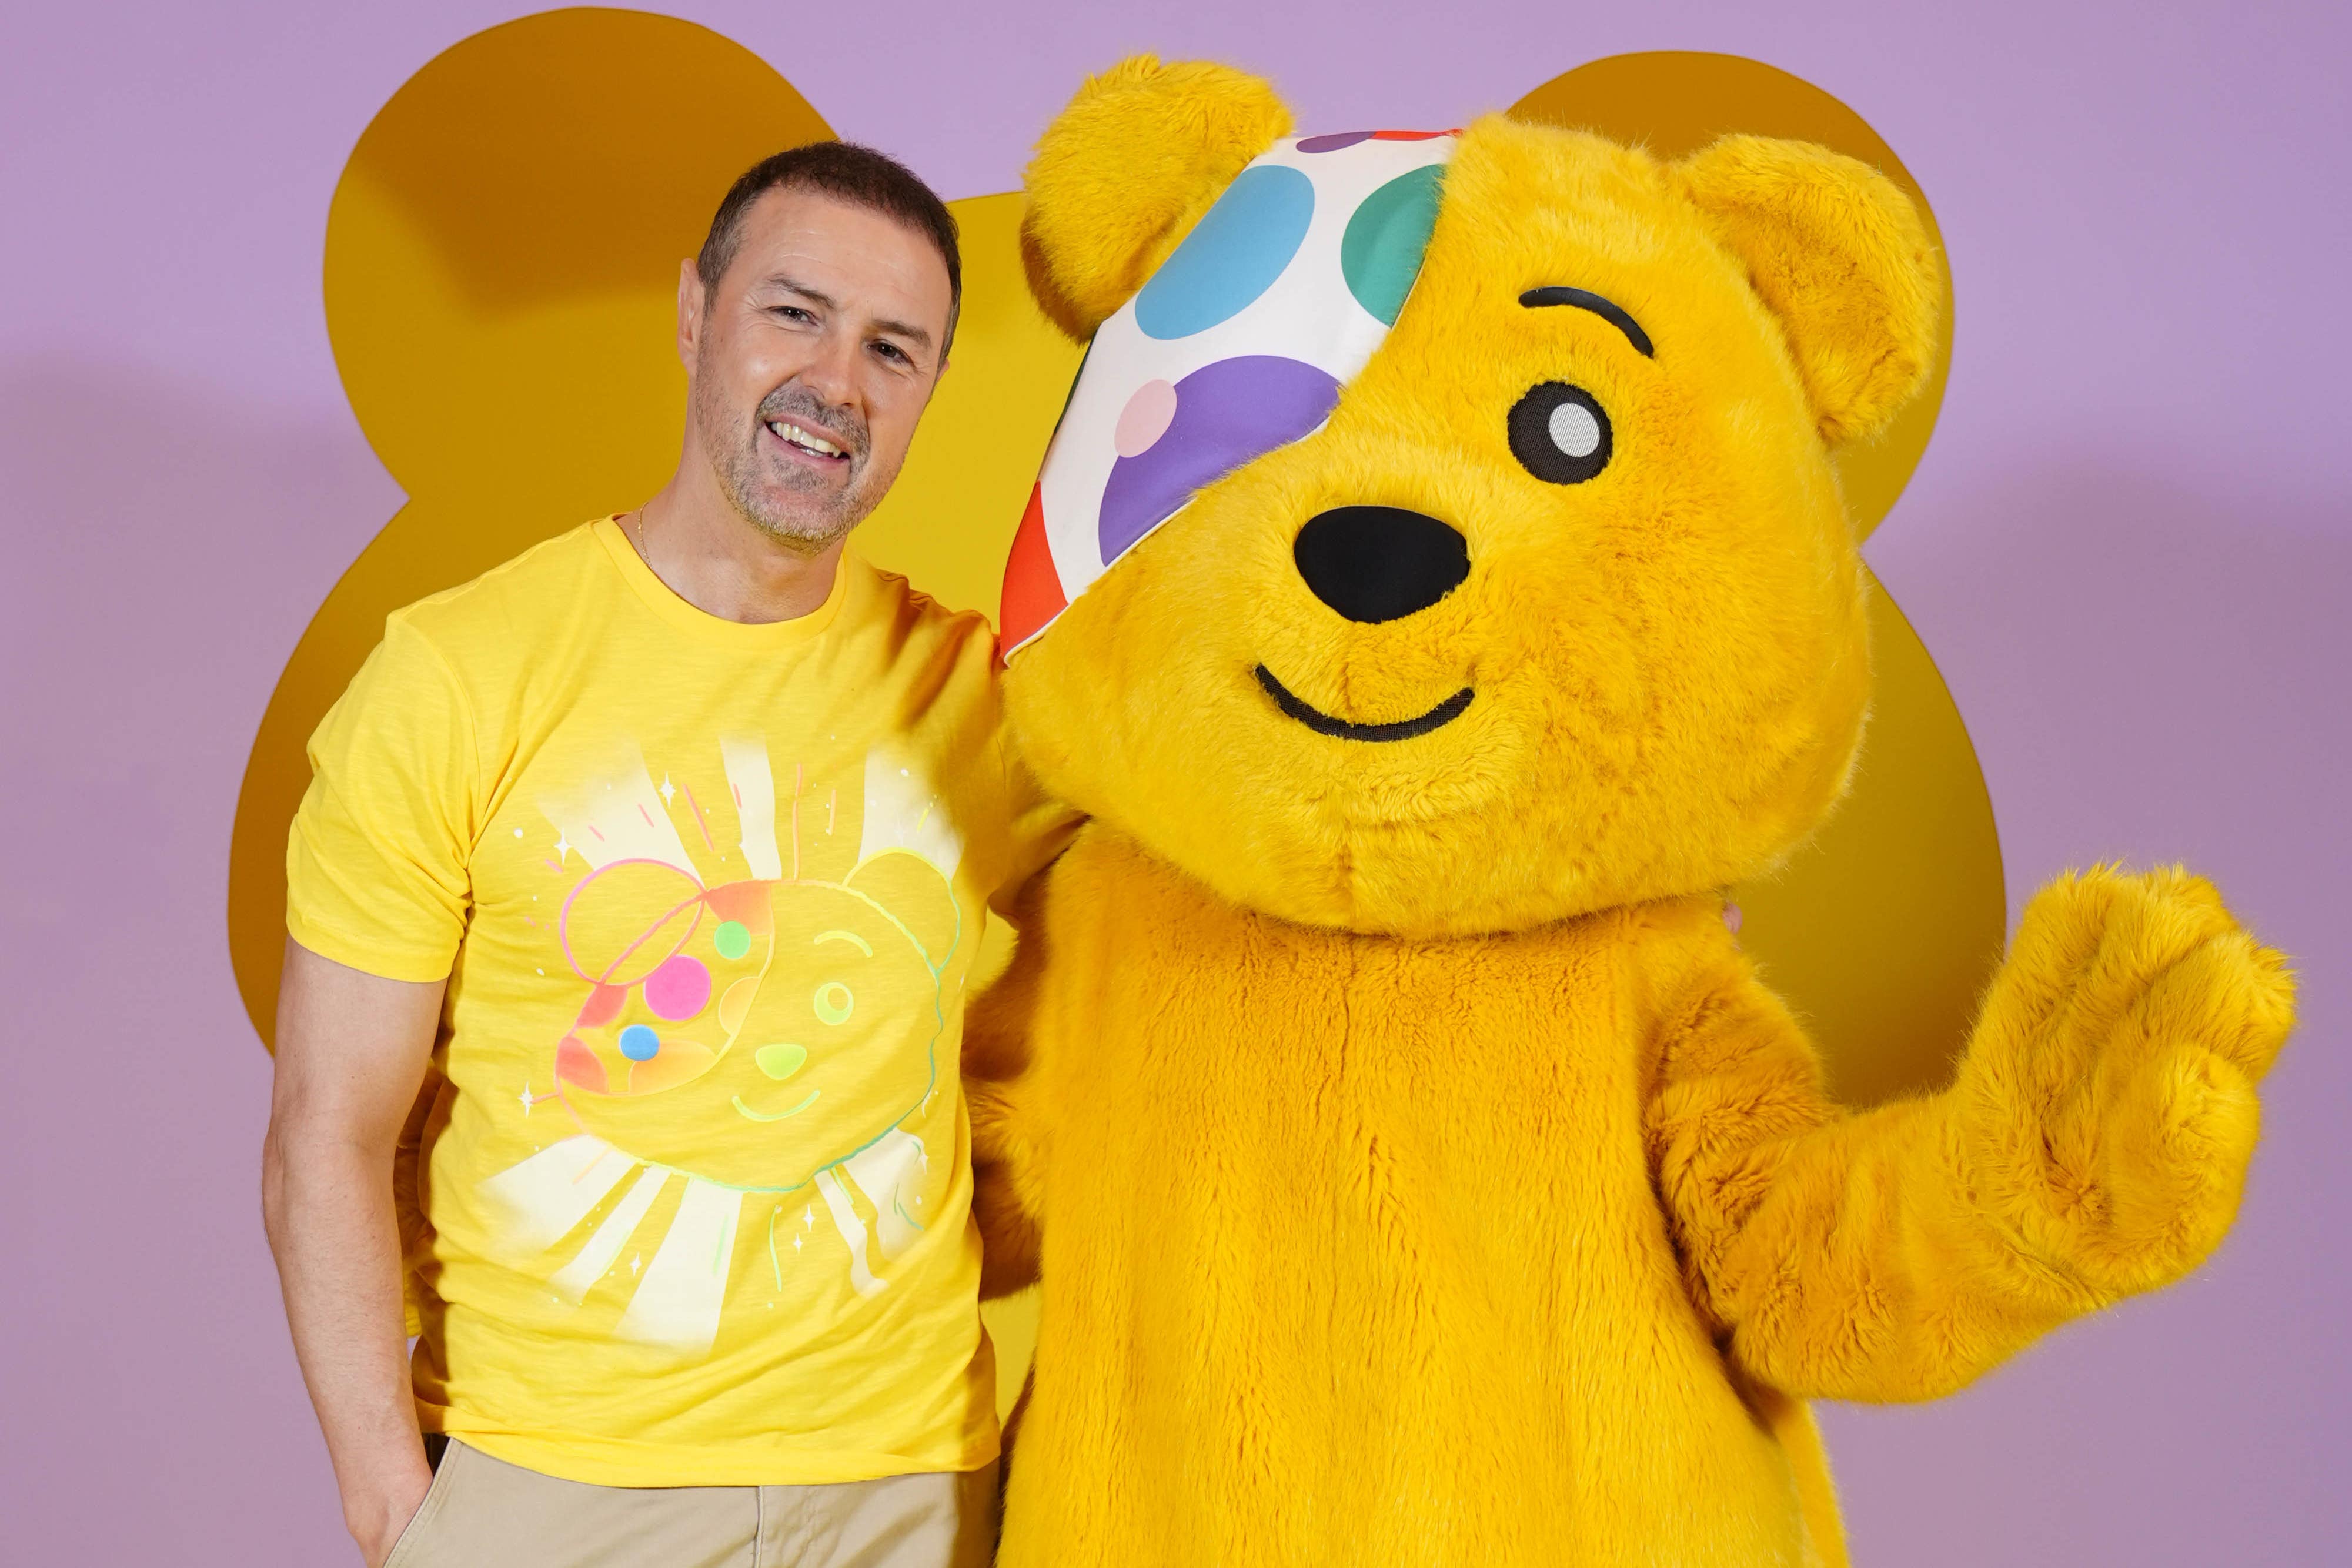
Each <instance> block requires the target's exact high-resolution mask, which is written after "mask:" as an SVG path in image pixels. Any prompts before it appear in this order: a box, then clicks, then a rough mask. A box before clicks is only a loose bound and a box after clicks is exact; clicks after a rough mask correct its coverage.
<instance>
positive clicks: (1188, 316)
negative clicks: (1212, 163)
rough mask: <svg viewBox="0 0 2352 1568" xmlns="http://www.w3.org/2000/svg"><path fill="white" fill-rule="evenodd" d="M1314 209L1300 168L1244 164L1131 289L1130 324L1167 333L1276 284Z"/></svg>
mask: <svg viewBox="0 0 2352 1568" xmlns="http://www.w3.org/2000/svg"><path fill="white" fill-rule="evenodd" d="M1314 216H1315V182H1314V181H1312V180H1310V179H1308V178H1307V176H1306V175H1304V174H1302V173H1300V172H1298V171H1297V170H1296V169H1286V168H1284V167H1282V166H1281V165H1280V164H1254V165H1252V166H1251V167H1249V168H1247V169H1244V170H1243V171H1242V172H1241V174H1240V176H1239V177H1238V178H1237V179H1235V180H1234V183H1232V184H1231V185H1228V186H1227V187H1226V188H1225V193H1224V194H1223V195H1222V196H1219V197H1218V198H1217V204H1216V205H1214V206H1213V207H1211V208H1210V209H1209V210H1208V212H1207V213H1206V214H1203V215H1202V218H1201V221H1200V222H1199V223H1197V224H1195V225H1192V233H1191V234H1189V235H1185V236H1184V243H1183V244H1182V245H1180V246H1177V247H1176V249H1175V252H1174V254H1172V255H1171V256H1169V258H1168V259H1167V260H1166V261H1164V262H1161V263H1160V270H1159V271H1157V272H1155V273H1153V274H1152V275H1151V277H1150V280H1149V281H1148V282H1146V283H1145V284H1144V286H1143V290H1142V292H1141V293H1139V294H1138V295H1137V296H1136V297H1135V324H1136V325H1137V326H1139V327H1140V328H1142V329H1143V332H1144V335H1145V336H1146V337H1150V338H1160V339H1169V338H1189V337H1191V336H1192V334H1193V333H1195V332H1205V331H1207V330H1208V329H1210V328H1212V327H1214V326H1217V325H1219V324H1221V323H1223V322H1226V321H1230V320H1232V319H1234V317H1236V316H1238V315H1240V314H1241V313H1242V312H1243V311H1244V310H1245V309H1247V308H1249V307H1250V306H1251V305H1252V304H1253V303H1255V301H1256V299H1257V298H1258V296H1260V295H1262V294H1264V293H1265V291H1266V290H1267V289H1268V288H1271V287H1274V280H1275V279H1276V278H1277V277H1281V276H1282V271H1283V268H1285V267H1288V266H1289V265H1290V258H1291V257H1292V256H1297V254H1298V246H1299V242H1300V241H1302V240H1304V239H1305V238H1306V237H1307V224H1308V223H1309V222H1311V221H1312V220H1313V219H1314Z"/></svg>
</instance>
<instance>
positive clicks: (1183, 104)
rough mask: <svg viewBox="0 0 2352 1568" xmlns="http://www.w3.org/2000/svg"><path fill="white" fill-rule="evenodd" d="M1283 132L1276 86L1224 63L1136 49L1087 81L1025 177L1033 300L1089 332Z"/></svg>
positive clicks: (1070, 327)
mask: <svg viewBox="0 0 2352 1568" xmlns="http://www.w3.org/2000/svg"><path fill="white" fill-rule="evenodd" d="M1289 131H1290V110H1288V109H1286V108H1285V107H1284V106H1283V102H1282V99H1279V98H1277V97H1276V96H1275V91H1274V89H1273V87H1272V86H1271V85H1269V84H1268V83H1266V82H1265V81H1262V80H1260V79H1259V78H1256V77H1254V76H1248V75H1245V74H1244V73H1243V72H1241V71H1237V70H1234V69H1233V68H1230V67H1227V66H1220V65H1213V64H1209V63H1207V62H1205V61H1185V62H1181V63H1180V64H1176V65H1171V66H1163V65H1161V64H1160V61H1159V60H1158V59H1157V58H1156V57H1153V56H1150V55H1138V56H1136V57H1134V58H1132V59H1129V60H1125V61H1122V62H1121V63H1119V64H1118V65H1116V66H1113V67H1112V68H1110V69H1109V70H1107V71H1105V72H1103V74H1102V75H1100V76H1098V77H1095V78H1092V79H1090V80H1089V81H1087V84H1086V86H1084V87H1082V88H1080V89H1078V94H1077V96H1076V98H1074V99H1071V100H1070V106H1069V107H1068V108H1067V109H1065V110H1062V112H1061V114H1060V116H1059V117H1058V118H1056V119H1055V121H1054V123H1053V124H1052V125H1050V126H1048V127H1046V129H1045V137H1044V138H1043V139H1042V140H1041V141H1039V142H1038V143H1037V155H1036V156H1035V157H1034V158H1033V159H1031V160H1030V162H1029V170H1028V173H1027V175H1026V176H1025V178H1024V186H1025V188H1026V189H1027V191H1028V193H1029V204H1028V211H1027V213H1026V214H1025V215H1024V218H1023V220H1022V225H1021V253H1022V258H1023V260H1024V262H1025V263H1026V264H1027V266H1028V271H1029V287H1030V288H1031V289H1032V291H1034V293H1035V294H1036V296H1037V302H1038V304H1039V305H1041V306H1043V307H1044V308H1045V314H1046V315H1048V316H1050V317H1052V318H1053V319H1054V322H1055V325H1056V326H1058V327H1060V328H1061V329H1062V330H1064V331H1065V332H1067V333H1068V334H1070V336H1071V337H1073V338H1077V339H1081V340H1083V339H1086V338H1088V337H1091V336H1093V334H1094V329H1096V328H1097V327H1098V326H1100V325H1101V324H1102V321H1103V319H1104V318H1105V317H1107V316H1108V315H1109V314H1110V313H1111V312H1112V311H1114V310H1116V309H1118V308H1119V306H1120V305H1122V304H1124V303H1125V302H1126V300H1127V298H1128V297H1129V295H1131V294H1133V293H1134V292H1135V291H1136V290H1137V289H1139V288H1140V287H1143V282H1144V279H1145V278H1147V277H1150V276H1151V271H1152V269H1153V268H1154V267H1158V266H1159V265H1160V262H1161V261H1162V260H1163V259H1164V258H1165V257H1166V256H1167V255H1168V253H1169V252H1170V251H1171V250H1173V249H1174V248H1175V247H1176V246H1177V244H1178V243H1179V242H1180V241H1181V240H1182V239H1183V237H1184V235H1186V233H1188V232H1189V231H1190V230H1191V228H1192V225H1193V223H1194V222H1195V221H1197V220H1198V219H1199V217H1200V216H1201V214H1202V213H1204V212H1206V211H1207V210H1208V208H1209V205H1210V204H1211V203H1213V202H1214V201H1215V200H1216V199H1217V197H1218V195H1219V194H1221V193H1223V190H1224V188H1225V187H1226V186H1227V185H1229V184H1231V183H1233V181H1234V176H1235V175H1236V174H1239V173H1240V172H1242V170H1243V169H1244V167H1245V166H1246V165H1247V164H1248V163H1249V161H1250V160H1251V159H1253V158H1255V157H1256V156H1257V155H1258V154H1259V153H1261V152H1265V150H1266V149H1267V148H1268V147H1270V146H1272V145H1273V144H1274V142H1275V141H1276V139H1277V138H1280V137H1282V136H1286V135H1287V134H1289Z"/></svg>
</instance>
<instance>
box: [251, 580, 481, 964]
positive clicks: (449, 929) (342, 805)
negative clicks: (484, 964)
mask: <svg viewBox="0 0 2352 1568" xmlns="http://www.w3.org/2000/svg"><path fill="white" fill-rule="evenodd" d="M478 777H479V773H478V750H477V746H476V740H475V736H474V725H473V714H472V708H471V706H470V705H469V704H468V703H467V698H466V694H465V690H464V688H463V687H462V686H461V685H459V684H458V682H457V676H456V674H454V673H453V672H452V671H451V669H450V667H449V665H448V663H447V662H446V660H445V659H444V658H443V657H442V656H441V654H440V653H439V652H438V651H437V650H436V649H435V648H434V646H433V645H432V643H430V642H429V641H428V640H427V639H426V638H425V635H424V633H422V632H418V631H417V630H415V628H414V627H412V626H410V625H409V624H408V623H407V622H405V621H404V620H403V619H402V618H400V617H397V616H395V617H394V618H393V619H392V620H391V621H390V622H387V623H386V626H385V628H384V639H383V642H382V643H379V644H378V645H377V647H376V650H375V652H374V653H371V654H369V655H368V661H367V663H366V664H363V665H362V666H361V667H360V673H359V674H357V675H355V676H353V677H352V684H351V686H350V687H349V689H347V690H346V691H345V692H344V693H343V695H342V697H341V700H340V701H338V702H337V703H336V704H335V706H333V708H331V710H329V712H328V714H327V716H326V718H325V719H324V720H322V721H321V722H320V725H319V728H318V731H317V733H316V734H314V735H312V736H311V737H310V789H309V791H308V792H307V793H305V794H304V795H303V797H302V805H301V808H300V810H298V811H297V812H296V813H295V816H294V827H293V831H291V833H290V834H289V836H288V841H287V845H286V929H287V931H288V932H289V935H291V936H293V938H294V940H295V941H297V942H299V943H300V944H301V945H302V946H305V947H307V948H309V949H310V951H311V952H313V953H316V954H318V955H320V956H321V957H325V958H331V959H333V960H334V961H335V962H336V963H339V964H347V965H349V966H350V967H352V968H354V969H360V970H362V971H364V972H366V973H368V974H371V975H380V976H382V977H384V978H386V979H392V980H417V981H427V980H438V979H442V978H445V977H446V976H447V975H448V973H449V968H450V965H451V963H452V962H453V961H454V960H455V958H456V957H457V945H458V942H459V941H460V939H461V938H463V936H465V931H466V918H467V909H468V906H469V904H470V886H471V880H470V878H469V876H468V874H467V860H468V858H469V855H470V853H471V850H472V845H473V841H474V836H475V835H474V822H475V817H476V812H477V810H478V800H477V796H478V789H477V783H478Z"/></svg>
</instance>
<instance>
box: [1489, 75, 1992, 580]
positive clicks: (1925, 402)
mask: <svg viewBox="0 0 2352 1568" xmlns="http://www.w3.org/2000/svg"><path fill="white" fill-rule="evenodd" d="M1510 114H1511V118H1513V119H1514V120H1531V121H1538V122H1540V123H1542V124H1546V125H1563V126H1569V127H1571V128H1574V129H1578V130H1584V131H1599V132H1600V133H1601V135H1603V136H1607V137H1611V138H1612V139H1614V140H1616V141H1625V142H1633V143H1637V144H1639V145H1642V146H1644V147H1647V148H1648V149H1649V150H1650V151H1651V152H1654V153H1655V154H1656V155H1657V156H1658V157H1660V158H1666V159H1673V158H1679V157H1681V156H1683V155H1684V154H1685V153H1686V152H1697V151H1698V150H1699V149H1700V148H1702V147H1705V146H1706V145H1707V144H1708V143H1709V142H1711V141H1715V140H1716V138H1717V137H1719V136H1725V135H1728V134H1730V133H1732V132H1734V131H1745V132H1747V133H1748V134H1749V135H1753V136H1785V137H1789V138H1790V139H1792V140H1795V141H1815V142H1819V143H1820V144H1821V145H1822V146H1823V147H1826V148H1828V149H1829V150H1830V151H1831V152H1843V153H1844V154H1845V155H1846V156H1847V157H1849V158H1857V159H1860V160H1861V161H1862V162H1864V163H1867V164H1869V165H1871V166H1872V167H1873V168H1874V169H1876V170H1878V171H1879V172H1881V173H1883V174H1885V176H1886V177H1887V178H1888V179H1890V180H1893V181H1894V182H1895V183H1896V184H1897V185H1900V186H1902V187H1903V192H1904V193H1905V194H1906V195H1907V196H1909V197H1910V198H1911V200H1912V201H1913V202H1914V203H1915V204H1917V206H1918V208H1919V215H1920V217H1921V218H1922V219H1923V220H1925V221H1926V223H1927V237H1928V238H1929V239H1931V240H1933V241H1934V242H1935V244H1936V257H1937V265H1938V266H1939V267H1942V269H1943V274H1944V315H1943V319H1942V321H1941V323H1940V324H1939V325H1938V326H1937V345H1936V364H1935V368H1934V369H1933V370H1932V371H1929V372H1928V374H1927V384H1926V385H1925V386H1923V387H1921V388H1920V389H1919V394H1918V395H1917V396H1916V397H1915V398H1913V399H1912V400H1911V402H1909V403H1908V404H1907V405H1906V407H1905V408H1904V410H1903V412H1902V413H1899V414H1896V415H1895V420H1894V423H1891V424H1889V425H1888V426H1887V428H1886V430H1885V433H1884V434H1881V435H1880V436H1879V437H1878V439H1877V440H1875V441H1868V442H1857V443H1854V444H1852V445H1849V446H1845V447H1842V448H1840V449H1839V450H1838V451H1837V452H1835V453H1834V454H1832V461H1833V462H1834V463H1835V464H1836V465H1837V470H1838V480H1839V483H1840V484H1841V486H1843V488H1844V490H1845V504H1846V510H1847V512H1848V514H1849V515H1850V516H1851V517H1853V526H1854V531H1855V536H1856V537H1857V538H1869V537H1870V534H1871V530H1872V529H1874V528H1877V527H1878V525H1879V523H1880V522H1881V521H1882V520H1883V519H1884V518H1885V516H1886V513H1887V510H1888V508H1890V507H1893V506H1894V505H1895V497H1897V496H1900V495H1901V494H1902V493H1903V486H1905V485H1906V484H1907V483H1909V482H1910V478H1911V471H1912V470H1913V469H1914V468H1916V467H1917V466H1918V465H1919V457H1920V455H1921V454H1922V453H1924V452H1926V451H1927V437H1928V436H1929V435H1930V434H1933V432H1934V431H1935V428H1936V413H1937V410H1938V409H1940V408H1942V407H1943V405H1944V382H1945V379H1946V377H1947V376H1948V373H1949V371H1950V367H1951V362H1952V304H1951V301H1952V268H1951V263H1950V261H1949V259H1948V257H1947V256H1945V255H1944V235H1943V231H1942V230H1941V229H1938V228H1937V226H1936V211H1935V209H1934V208H1933V207H1931V206H1929V205H1928V204H1927V193H1926V192H1924V191H1922V190H1920V189H1919V183H1918V182H1917V181H1916V180H1914V179H1913V178H1912V177H1911V172H1910V171H1909V170H1907V169H1906V168H1905V167H1904V166H1903V160H1901V159H1900V158H1897V157H1896V156H1895V150H1894V149H1893V148H1891V147H1889V146H1887V145H1886V143H1885V141H1882V140H1880V138H1879V135H1878V132H1876V131H1873V130H1872V129H1871V128H1870V126H1869V123H1868V122H1867V121H1865V120H1864V119H1863V118H1862V116H1860V115H1858V114H1856V113H1855V112H1854V111H1853V110H1851V109H1848V108H1847V107H1846V106H1845V105H1844V104H1843V103H1840V102H1839V101H1838V100H1837V99H1834V98H1832V97H1831V96H1830V95H1829V94H1828V93H1825V92H1823V91H1822V89H1819V88H1817V87H1815V86H1813V84H1812V83H1811V82H1809V81H1806V80H1804V79H1802V78H1799V77H1792V76H1790V74H1789V73H1788V72H1787V71H1784V70H1777V69H1775V68H1772V67H1770V66H1768V65H1765V64H1763V63H1762V62H1760V61H1757V60H1751V59H1747V58H1744V57H1741V56H1738V55H1710V54H1701V53H1698V52H1696V51H1693V50H1686V49H1659V50H1654V51H1653V52H1650V53H1647V54H1638V55H1612V56H1610V57H1608V58H1607V59H1603V60H1593V61H1591V63H1589V64H1586V65H1580V66H1579V67H1577V68H1575V69H1574V70H1572V71H1570V72H1569V73H1567V74H1566V75H1565V76H1557V77H1554V78H1552V79H1551V80H1549V81H1548V82H1546V83H1544V85H1543V86H1541V87H1539V88H1538V89H1535V90H1534V91H1533V92H1531V93H1528V95H1527V96H1526V97H1525V98H1522V99H1519V101H1518V102H1517V103H1515V104H1513V105H1512V106H1511V108H1510Z"/></svg>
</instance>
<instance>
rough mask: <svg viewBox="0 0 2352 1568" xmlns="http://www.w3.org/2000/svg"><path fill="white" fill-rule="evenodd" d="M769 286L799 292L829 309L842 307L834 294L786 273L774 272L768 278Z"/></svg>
mask: <svg viewBox="0 0 2352 1568" xmlns="http://www.w3.org/2000/svg"><path fill="white" fill-rule="evenodd" d="M768 287H771V288H781V289H783V290H784V291H785V292H787V293H790V294H797V295H799V296H800V297H801V298H803V299H806V300H810V301H813V302H814V303H815V304H818V305H822V306H824V308H826V309H828V310H837V309H839V308H841V302H840V301H839V300H837V299H835V298H834V297H833V296H832V295H830V294H827V293H824V291H822V290H821V289H815V288H811V287H809V286H808V285H807V284H805V283H803V282H802V281H801V280H800V279H799V278H797V277H791V276H790V275H788V274H785V273H782V272H779V273H774V274H772V275H771V276H770V277H769V278H768Z"/></svg>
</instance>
